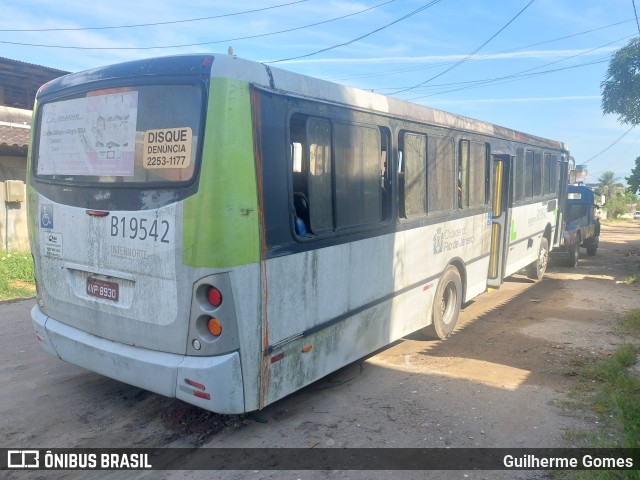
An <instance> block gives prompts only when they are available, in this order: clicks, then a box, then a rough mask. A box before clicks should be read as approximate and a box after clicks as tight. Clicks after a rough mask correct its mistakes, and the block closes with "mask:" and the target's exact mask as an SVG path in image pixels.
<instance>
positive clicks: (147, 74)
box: [28, 55, 565, 413]
mask: <svg viewBox="0 0 640 480" xmlns="http://www.w3.org/2000/svg"><path fill="white" fill-rule="evenodd" d="M187 72H189V73H187ZM193 72H198V73H193ZM192 77H197V81H196V80H193V78H192ZM202 77H206V78H202ZM188 78H191V79H192V80H193V81H192V82H191V83H192V84H191V85H190V86H191V87H194V85H195V84H197V85H196V86H197V87H198V88H200V87H202V88H201V90H202V91H201V94H202V108H203V109H204V108H206V112H205V111H204V110H202V112H201V118H200V120H199V125H200V127H201V130H199V131H198V132H199V133H198V135H197V136H198V138H197V139H196V138H195V137H196V135H195V134H194V139H193V142H192V148H193V149H194V151H195V150H196V145H197V146H198V147H197V148H198V149H200V150H198V152H199V153H198V154H197V155H199V156H197V158H194V160H193V161H194V162H197V168H196V169H195V170H194V173H193V176H192V177H191V180H189V182H190V183H189V182H186V181H185V182H182V183H179V184H178V183H176V184H175V188H174V187H173V186H172V185H171V184H169V185H164V184H162V185H164V186H163V187H162V188H158V189H155V188H154V186H153V185H147V184H144V183H143V184H142V185H139V189H141V190H143V191H142V192H138V190H137V189H138V187H135V186H134V188H132V186H131V185H129V186H127V185H124V184H125V183H126V178H125V179H124V180H116V177H117V175H116V174H113V175H112V176H113V178H114V180H111V179H107V180H106V181H105V180H99V181H98V180H96V181H95V182H94V183H96V184H97V185H93V186H92V184H91V183H90V181H91V180H88V181H87V182H85V183H86V184H83V179H82V178H79V179H78V178H76V177H73V176H71V177H69V178H70V179H67V178H65V175H66V174H67V173H65V172H62V173H61V174H60V175H59V176H58V173H59V172H58V171H57V170H56V168H57V167H55V166H54V167H52V166H51V165H49V166H48V167H47V168H49V169H50V170H47V169H45V170H44V172H45V173H46V172H48V171H50V172H53V173H52V174H51V175H50V176H49V177H47V178H44V177H43V176H42V172H40V173H39V174H38V175H35V173H36V167H35V164H34V163H33V162H34V161H35V160H34V157H33V153H32V154H30V156H29V162H30V163H29V173H28V175H29V179H28V181H29V199H28V205H29V210H30V212H29V223H30V240H31V244H32V250H33V254H34V260H35V270H36V276H37V278H38V284H39V292H38V303H39V305H38V306H36V307H35V308H34V309H33V311H32V320H33V323H34V327H35V329H36V335H37V337H38V339H39V340H40V343H41V345H42V347H43V348H44V349H45V350H46V351H48V352H49V353H51V354H53V355H56V356H58V357H60V358H62V359H63V360H66V361H69V362H71V363H75V364H77V365H80V366H83V367H85V368H89V369H91V370H93V371H96V372H99V373H101V374H104V375H106V376H109V377H112V378H115V379H118V380H121V381H124V382H127V383H130V384H132V385H137V386H140V387H142V388H146V389H149V390H151V391H155V392H158V393H161V394H163V395H167V396H174V397H178V398H181V399H183V400H184V401H187V402H189V403H192V404H194V405H198V406H201V407H203V408H206V409H208V410H212V411H216V412H219V413H241V412H245V411H252V410H256V409H259V408H262V407H264V406H265V405H267V404H269V403H271V402H273V401H276V400H278V399H280V398H282V397H283V396H285V395H287V394H289V393H291V392H293V391H295V390H297V389H299V388H301V387H303V386H305V385H308V384H309V383H311V382H313V381H315V380H317V379H319V378H321V377H322V376H324V375H326V374H328V373H330V372H332V371H334V370H336V369H339V368H341V367H342V366H344V365H345V364H347V363H349V362H352V361H355V360H357V359H359V358H362V357H363V356H365V355H367V354H370V353H372V352H373V351H375V350H376V349H379V348H381V347H384V346H385V345H388V344H389V343H390V342H392V341H395V340H397V339H399V338H401V337H402V336H404V335H407V334H409V333H411V332H414V331H416V330H417V329H419V328H421V327H424V326H426V325H428V324H429V323H430V322H431V321H432V320H431V316H432V310H433V304H434V296H435V294H436V289H437V287H438V282H439V279H440V276H441V275H442V273H443V272H444V271H445V269H447V267H448V266H449V265H454V266H455V267H456V268H457V269H458V271H459V273H460V276H461V280H462V294H463V297H464V298H463V300H464V301H468V300H470V299H472V298H473V297H475V296H476V295H478V294H480V293H482V292H483V291H485V290H486V288H487V282H488V279H487V271H488V269H489V263H490V250H491V248H492V245H491V243H492V242H491V228H492V218H491V213H490V210H491V192H490V190H491V188H487V187H486V186H485V197H484V199H479V200H478V199H477V198H476V200H475V201H476V203H474V204H471V203H468V204H466V205H463V204H462V201H461V200H459V201H458V202H459V203H458V204H457V206H456V205H453V203H455V194H453V197H451V199H452V205H451V210H450V211H446V212H436V213H434V212H431V211H429V212H428V213H427V212H426V211H425V214H424V215H419V216H415V217H413V218H403V217H404V214H401V213H400V208H399V207H398V205H397V204H398V203H399V201H400V199H401V196H400V193H399V191H400V188H399V177H400V170H399V169H398V168H399V161H398V158H399V144H400V138H401V135H404V133H403V132H406V131H409V132H411V131H414V130H415V131H417V132H419V133H420V134H421V135H423V136H424V135H426V136H429V137H431V136H432V137H433V138H441V139H443V138H444V139H446V140H447V142H449V143H450V145H451V150H450V151H451V152H452V156H451V160H452V162H456V163H455V166H454V167H453V170H452V171H455V172H456V173H458V169H461V167H459V164H458V162H459V161H460V157H459V156H458V155H459V150H458V149H459V148H462V147H460V143H461V142H462V141H463V140H465V141H472V142H475V143H476V144H484V145H486V152H487V156H488V157H487V158H490V157H489V155H490V153H489V152H490V151H491V148H493V147H495V148H496V150H499V151H504V152H505V154H511V155H513V154H514V151H515V148H516V144H518V145H525V144H526V145H532V147H533V148H535V149H538V150H540V149H542V150H545V149H546V150H553V151H554V153H556V154H559V153H560V152H565V146H564V144H562V143H560V142H555V141H552V140H546V139H541V138H538V137H535V136H531V135H526V134H522V133H520V132H516V131H514V130H510V129H506V128H503V127H498V126H496V125H491V124H488V123H485V122H481V121H477V120H473V119H468V118H465V117H461V116H457V115H453V114H449V113H445V112H440V111H437V110H433V109H430V108H427V107H422V106H417V105H412V104H410V103H408V102H404V101H401V100H396V99H393V98H387V97H383V96H380V95H376V94H372V93H369V92H363V91H358V90H355V89H351V88H348V87H344V86H341V85H336V84H332V83H329V82H324V81H321V80H316V79H312V78H309V77H304V76H300V75H297V74H293V73H289V72H285V71H281V70H278V69H272V68H271V67H268V66H266V65H261V64H258V63H254V62H248V61H244V60H240V59H236V58H234V57H228V56H216V57H215V58H214V57H213V56H205V55H194V56H180V57H175V58H168V59H165V60H163V59H153V60H149V61H135V62H129V63H126V64H121V65H116V66H112V67H105V68H104V69H96V70H92V71H89V72H84V73H80V74H76V75H70V76H68V77H66V78H64V79H59V80H56V81H54V82H52V83H51V84H50V86H49V88H50V90H49V92H47V91H46V89H45V90H44V92H45V93H44V94H42V95H39V100H38V102H39V103H37V105H38V106H37V107H36V111H35V112H34V119H36V120H37V119H38V118H39V117H38V112H39V111H40V108H43V109H45V108H46V109H48V110H47V111H48V112H49V113H51V112H52V109H50V108H49V107H47V104H51V103H52V102H55V101H61V102H64V101H66V99H67V98H70V99H71V100H70V102H74V101H75V100H76V99H78V98H80V99H84V98H85V97H82V95H85V94H86V98H89V97H91V96H94V97H96V96H98V97H99V96H101V95H102V96H105V95H107V93H105V92H106V91H110V90H111V87H112V86H113V87H114V89H115V91H119V89H122V88H124V89H125V90H126V91H127V92H128V91H129V90H132V89H133V90H135V89H136V88H138V83H139V84H140V85H142V87H140V88H139V90H140V92H139V93H140V95H139V97H136V98H143V96H144V92H143V90H144V88H147V87H148V90H147V91H150V90H153V89H154V88H163V87H166V85H165V84H164V83H163V82H165V81H168V80H170V81H168V83H170V84H172V85H173V86H175V85H178V86H180V85H181V83H180V82H182V81H183V79H188ZM136 82H138V83H136ZM198 82H200V83H203V84H204V83H206V86H202V85H200V83H198ZM198 85H199V86H198ZM131 86H133V88H131ZM183 86H184V85H183ZM198 88H196V90H198ZM100 89H102V90H101V91H100ZM127 89H129V90H127ZM94 90H95V91H94ZM90 93H93V94H95V95H90ZM136 95H138V94H137V93H136ZM126 96H127V98H128V99H129V100H132V99H133V94H129V93H127V94H126ZM149 97H153V98H154V99H158V98H161V99H162V98H163V96H162V94H158V93H157V92H156V94H155V95H151V94H149ZM176 98H177V99H179V102H178V103H181V102H183V100H184V99H183V97H182V96H181V95H174V101H175V99H176ZM198 98H200V97H198ZM93 101H94V100H82V101H79V102H76V103H68V104H66V106H65V105H63V107H64V108H63V110H64V109H65V108H66V110H67V111H70V110H71V107H72V106H73V105H76V104H77V105H88V104H90V103H91V102H93ZM154 101H155V100H154ZM269 102H271V103H269ZM157 103H158V104H164V103H165V102H160V101H159V102H157ZM132 104H133V103H132ZM178 106H179V105H177V104H176V105H174V107H175V109H176V110H177V107H178ZM165 110H171V108H168V109H167V108H166V107H165ZM130 112H131V113H132V112H133V110H130ZM265 112H266V113H265ZM187 113H188V112H187ZM295 115H298V116H307V117H313V116H316V115H317V116H318V117H322V118H323V119H325V120H327V121H330V122H333V123H332V125H335V128H336V129H340V128H344V130H340V131H339V133H341V134H344V132H345V131H348V129H349V128H350V126H352V125H360V126H362V125H364V127H365V128H369V130H371V128H373V130H376V129H379V133H380V135H379V137H378V140H379V142H380V145H379V146H380V151H379V152H377V153H378V154H380V153H382V154H384V161H381V164H382V163H383V164H384V173H383V176H384V175H386V180H385V181H386V182H387V183H385V184H384V187H385V188H387V189H390V190H387V193H390V194H391V195H389V196H385V197H384V198H385V200H382V201H380V202H381V206H382V208H381V215H380V219H379V221H375V222H372V221H369V217H367V218H368V220H367V221H369V223H368V224H364V225H360V224H359V223H358V222H354V223H353V224H346V225H339V224H338V223H336V224H335V225H334V226H335V227H336V228H334V229H331V230H325V231H323V232H320V234H319V235H317V236H316V237H315V238H309V237H307V238H304V237H302V236H300V235H297V234H296V233H295V229H294V220H295V215H296V212H295V209H294V205H293V194H294V190H293V188H292V185H291V181H292V172H291V157H292V152H290V151H289V150H290V148H291V150H292V149H293V146H292V144H291V143H290V141H291V138H290V136H291V135H290V129H291V124H292V122H293V121H294V120H295V121H297V117H296V119H294V120H292V119H293V117H294V116H295ZM147 117H153V118H154V119H155V116H154V115H147ZM147 117H144V116H142V117H141V118H142V120H143V123H144V120H145V118H146V119H147V120H148V118H147ZM178 117H179V116H178ZM167 118H173V115H167ZM180 118H182V117H180ZM305 118H306V117H305ZM38 121H40V120H37V121H36V123H34V124H37V122H38ZM154 121H155V120H154ZM158 121H164V120H162V119H160V120H158ZM197 125H198V122H197V121H195V120H194V124H193V126H192V127H190V128H192V129H193V131H194V132H195V131H196V129H197ZM345 125H347V126H346V127H344V126H345ZM180 126H182V125H181V124H180V125H178V127H180ZM158 128H159V127H157V126H146V127H141V129H140V130H141V131H138V132H137V134H145V135H147V134H149V133H151V134H155V133H156V132H157V131H158ZM163 128H164V127H163ZM172 128H173V127H172ZM332 128H334V127H332ZM336 131H338V130H336ZM33 135H34V136H35V135H38V133H37V132H35V131H34V133H33ZM52 135H53V134H52ZM56 135H58V134H57V133H56ZM60 135H62V134H60ZM44 138H45V137H42V136H41V137H40V139H41V141H42V139H44ZM136 141H137V140H136ZM35 143H37V142H35ZM343 145H346V143H345V144H343ZM144 146H145V148H146V147H147V144H146V143H145V144H144ZM342 148H344V147H342ZM36 150H37V148H36ZM30 151H31V152H34V142H32V145H31V148H30ZM45 153H49V154H51V151H49V152H45ZM36 155H37V152H36ZM136 155H137V153H136ZM54 157H55V155H54ZM372 158H374V157H373V156H372ZM429 161H434V160H433V159H432V160H429ZM63 163H64V161H63ZM67 163H68V162H67ZM472 163H473V162H472ZM195 164H196V163H194V165H195ZM474 164H475V163H474ZM478 164H481V162H479V163H478ZM100 168H101V167H100ZM136 168H137V169H140V167H139V166H136ZM145 168H146V167H145ZM492 168H493V167H488V169H487V170H486V171H485V174H486V175H487V176H488V175H490V172H492ZM103 173H104V172H103ZM146 173H149V172H146ZM403 173H404V171H403ZM82 175H83V174H78V175H77V177H81V176H82ZM104 175H105V176H111V175H107V173H104ZM136 178H137V177H136ZM166 178H170V176H167V177H166ZM180 178H182V177H181V176H180ZM354 178H355V177H354ZM461 179H462V176H458V177H457V178H454V176H453V175H452V176H451V185H450V186H451V189H452V191H455V189H456V181H460V180H461ZM110 182H114V185H112V184H111V183H110ZM115 182H121V183H122V184H123V185H115ZM488 184H489V182H488V181H487V183H486V185H488ZM159 185H160V183H159ZM94 187H95V191H94ZM507 191H508V189H507ZM110 196H112V197H110ZM116 197H117V198H116ZM369 198H373V197H369ZM376 198H382V197H376ZM387 199H390V200H387ZM130 200H131V202H130V203H129V204H126V202H127V201H130ZM376 201H379V200H376ZM483 202H484V203H483ZM545 202H546V200H545ZM112 205H118V207H113V206H112ZM123 205H124V206H123ZM549 205H551V204H550V203H547V204H546V206H547V208H548V207H549ZM107 207H108V208H107ZM542 207H543V202H538V203H535V204H532V205H530V206H524V207H521V206H518V207H516V208H513V209H511V206H509V207H506V208H505V212H504V213H505V215H510V218H512V219H513V221H512V222H511V221H510V222H509V223H510V225H507V226H506V227H507V228H511V230H510V231H509V232H508V233H505V234H504V239H503V241H504V245H505V246H507V250H509V249H510V250H511V251H509V252H507V253H508V254H507V255H506V258H507V260H506V262H507V264H506V267H507V270H509V271H511V270H513V269H516V267H520V266H524V265H526V263H530V262H531V261H533V260H535V258H536V256H537V251H538V248H539V245H540V238H541V237H542V234H543V233H544V232H545V229H547V228H549V227H550V232H551V238H553V231H554V230H553V229H554V228H555V225H556V223H557V222H556V220H557V217H556V216H555V212H552V213H550V211H549V210H547V211H546V212H544V213H542ZM447 208H448V207H447ZM100 210H103V211H100ZM403 211H404V208H403ZM349 218H351V217H349ZM554 219H555V220H554ZM154 222H155V223H154ZM152 225H155V230H154V234H153V235H150V230H149V229H150V228H151V226H152ZM143 226H144V229H143V228H142V227H143ZM150 237H151V238H150ZM523 246H525V247H526V248H524V249H523ZM523 262H526V263H524V264H523ZM521 264H522V265H521ZM501 273H503V272H501ZM501 278H502V277H501ZM501 278H500V280H501ZM212 287H216V288H218V287H219V291H218V294H221V298H222V305H213V304H212V303H211V302H213V300H210V299H209V298H210V297H209V296H208V295H209V288H212ZM211 321H217V322H219V325H218V326H220V325H221V329H222V335H223V336H224V335H225V334H226V335H227V337H220V339H219V338H218V337H217V336H216V335H214V334H213V333H212V332H213V331H214V330H215V328H212V327H211V325H213V327H216V324H215V322H213V323H211ZM222 338H226V339H230V340H228V341H227V340H221V339H222Z"/></svg>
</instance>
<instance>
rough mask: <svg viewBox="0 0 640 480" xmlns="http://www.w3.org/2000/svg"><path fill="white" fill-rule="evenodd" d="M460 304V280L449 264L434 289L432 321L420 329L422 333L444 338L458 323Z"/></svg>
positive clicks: (431, 336)
mask: <svg viewBox="0 0 640 480" xmlns="http://www.w3.org/2000/svg"><path fill="white" fill-rule="evenodd" d="M461 305H462V280H461V279H460V273H459V272H458V269H457V268H456V267H454V266H453V265H449V266H448V267H447V268H446V270H445V271H444V273H443V274H442V277H440V281H439V282H438V288H437V289H436V293H435V298H434V300H433V308H432V315H431V318H432V323H431V325H427V326H426V327H424V328H423V329H422V333H423V335H425V336H426V337H428V338H433V339H436V340H438V339H439V340H444V339H445V338H447V337H448V336H449V335H451V332H453V329H454V328H455V327H456V323H458V316H459V315H460V307H461Z"/></svg>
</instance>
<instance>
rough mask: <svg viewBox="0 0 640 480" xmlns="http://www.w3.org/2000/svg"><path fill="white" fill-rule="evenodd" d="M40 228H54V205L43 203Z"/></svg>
mask: <svg viewBox="0 0 640 480" xmlns="http://www.w3.org/2000/svg"><path fill="white" fill-rule="evenodd" d="M40 227H42V228H53V204H51V203H43V204H41V205H40Z"/></svg>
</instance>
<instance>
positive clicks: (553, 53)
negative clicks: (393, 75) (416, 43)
mask: <svg viewBox="0 0 640 480" xmlns="http://www.w3.org/2000/svg"><path fill="white" fill-rule="evenodd" d="M615 50H617V48H616V47H606V48H598V49H595V50H592V51H589V50H588V49H583V50H525V51H521V52H504V53H500V52H498V53H490V54H486V55H475V56H473V57H471V58H470V59H469V61H472V60H495V59H523V58H526V59H530V58H538V59H540V58H562V57H570V56H575V55H601V54H602V53H610V52H613V51H615ZM466 57H467V55H426V56H418V57H409V56H394V57H370V58H303V59H298V60H288V61H286V62H281V63H432V62H456V61H459V60H462V59H464V58H466Z"/></svg>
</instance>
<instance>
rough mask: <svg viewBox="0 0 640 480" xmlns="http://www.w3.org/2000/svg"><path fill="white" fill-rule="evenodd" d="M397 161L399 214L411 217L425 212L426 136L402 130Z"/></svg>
mask: <svg viewBox="0 0 640 480" xmlns="http://www.w3.org/2000/svg"><path fill="white" fill-rule="evenodd" d="M400 149H401V150H400V153H399V161H398V171H399V172H398V173H399V189H400V199H399V202H400V216H402V217H404V218H411V217H416V216H422V215H426V213H427V136H426V135H424V134H420V133H411V132H404V133H402V134H401V135H400Z"/></svg>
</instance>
